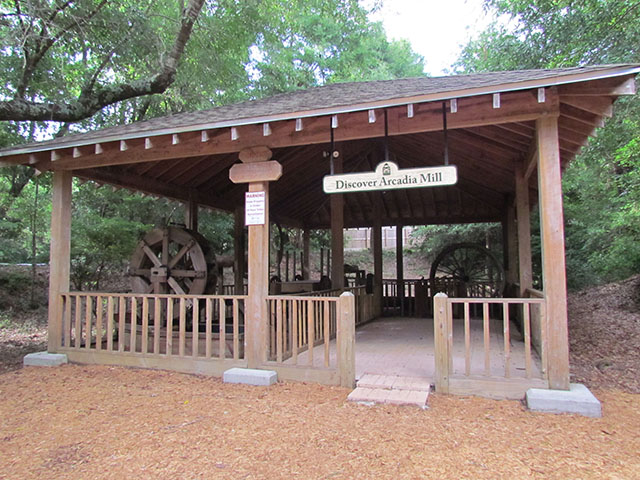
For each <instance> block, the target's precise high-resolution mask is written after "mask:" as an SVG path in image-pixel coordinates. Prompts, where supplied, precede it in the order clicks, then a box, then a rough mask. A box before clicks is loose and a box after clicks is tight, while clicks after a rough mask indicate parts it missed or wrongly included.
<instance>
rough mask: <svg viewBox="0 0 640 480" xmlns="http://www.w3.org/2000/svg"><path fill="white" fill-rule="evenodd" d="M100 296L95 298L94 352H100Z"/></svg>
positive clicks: (101, 307) (101, 306)
mask: <svg viewBox="0 0 640 480" xmlns="http://www.w3.org/2000/svg"><path fill="white" fill-rule="evenodd" d="M102 300H103V299H102V296H100V295H97V296H96V350H102V313H103V312H102V309H103V305H102Z"/></svg>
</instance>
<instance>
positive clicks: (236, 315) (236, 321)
mask: <svg viewBox="0 0 640 480" xmlns="http://www.w3.org/2000/svg"><path fill="white" fill-rule="evenodd" d="M238 302H239V300H238V299H237V298H234V299H233V359H234V360H238V359H239V358H240V312H239V308H238Z"/></svg>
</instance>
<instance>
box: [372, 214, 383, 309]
mask: <svg viewBox="0 0 640 480" xmlns="http://www.w3.org/2000/svg"><path fill="white" fill-rule="evenodd" d="M376 204H377V205H379V201H378V202H376ZM378 211H380V210H378ZM371 244H372V246H373V275H374V282H373V295H374V297H373V298H374V308H375V315H376V316H378V317H380V316H382V220H381V218H380V216H379V215H376V217H375V218H374V221H373V227H372V228H371Z"/></svg>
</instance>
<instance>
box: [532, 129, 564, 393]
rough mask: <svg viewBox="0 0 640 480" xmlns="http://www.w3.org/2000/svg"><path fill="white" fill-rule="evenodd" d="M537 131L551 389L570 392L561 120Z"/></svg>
mask: <svg viewBox="0 0 640 480" xmlns="http://www.w3.org/2000/svg"><path fill="white" fill-rule="evenodd" d="M536 128H537V134H538V152H539V156H538V191H539V205H540V236H541V243H542V281H543V285H544V297H545V301H546V313H547V341H548V349H547V352H548V353H547V359H548V377H549V388H552V389H557V390H568V389H569V337H568V327H567V280H566V271H565V253H564V217H563V212H562V178H561V172H560V149H559V143H558V118H557V117H542V118H540V119H538V120H537V122H536Z"/></svg>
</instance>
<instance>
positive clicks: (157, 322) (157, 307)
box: [153, 297, 162, 355]
mask: <svg viewBox="0 0 640 480" xmlns="http://www.w3.org/2000/svg"><path fill="white" fill-rule="evenodd" d="M161 320H162V298H161V297H157V298H156V299H155V300H154V301H153V353H154V354H155V355H160V330H161V328H162V321H161Z"/></svg>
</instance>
